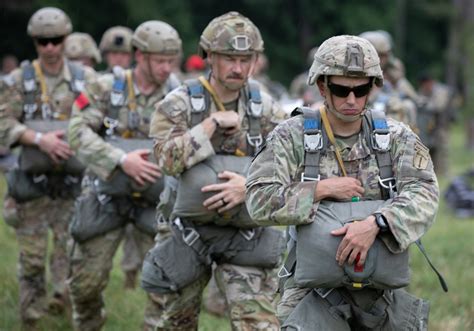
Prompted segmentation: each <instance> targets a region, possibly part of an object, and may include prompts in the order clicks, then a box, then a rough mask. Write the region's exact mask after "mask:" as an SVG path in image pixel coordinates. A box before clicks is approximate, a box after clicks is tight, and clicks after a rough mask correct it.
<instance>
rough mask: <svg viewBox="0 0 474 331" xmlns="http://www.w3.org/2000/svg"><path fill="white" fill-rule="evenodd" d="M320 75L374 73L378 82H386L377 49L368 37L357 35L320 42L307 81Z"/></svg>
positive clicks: (350, 75)
mask: <svg viewBox="0 0 474 331" xmlns="http://www.w3.org/2000/svg"><path fill="white" fill-rule="evenodd" d="M321 76H347V77H369V78H370V77H373V78H374V83H375V85H377V86H379V87H380V86H382V85H383V74H382V69H381V68H380V59H379V56H378V55H377V51H376V50H375V48H374V46H372V44H371V43H370V42H369V41H368V40H367V39H364V38H360V37H356V36H348V35H342V36H336V37H332V38H329V39H327V40H326V41H324V42H323V43H322V44H321V46H320V47H319V48H318V51H317V52H316V55H315V56H314V61H313V64H312V65H311V68H310V69H309V75H308V85H313V84H315V83H316V81H317V80H318V78H319V77H321Z"/></svg>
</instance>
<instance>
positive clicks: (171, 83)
mask: <svg viewBox="0 0 474 331" xmlns="http://www.w3.org/2000/svg"><path fill="white" fill-rule="evenodd" d="M180 84H181V83H180V81H179V79H178V77H176V75H174V74H171V75H170V76H169V77H168V79H167V80H166V90H167V93H169V92H171V91H173V90H174V89H175V88H177V87H179V85H180Z"/></svg>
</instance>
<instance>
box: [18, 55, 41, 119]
mask: <svg viewBox="0 0 474 331" xmlns="http://www.w3.org/2000/svg"><path fill="white" fill-rule="evenodd" d="M21 69H22V80H23V81H22V83H23V90H24V95H25V97H24V104H23V112H24V114H25V117H26V118H27V119H29V118H31V117H32V116H33V113H34V112H35V111H36V109H37V108H38V105H37V104H36V102H35V92H36V90H37V88H38V87H37V84H36V74H35V68H34V67H33V64H31V62H30V61H24V62H23V63H22V65H21Z"/></svg>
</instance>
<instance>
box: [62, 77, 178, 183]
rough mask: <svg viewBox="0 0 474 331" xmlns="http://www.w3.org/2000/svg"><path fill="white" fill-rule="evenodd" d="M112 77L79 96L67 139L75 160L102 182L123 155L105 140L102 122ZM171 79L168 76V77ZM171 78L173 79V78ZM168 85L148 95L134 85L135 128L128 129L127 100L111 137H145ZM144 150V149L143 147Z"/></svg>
mask: <svg viewBox="0 0 474 331" xmlns="http://www.w3.org/2000/svg"><path fill="white" fill-rule="evenodd" d="M114 79H115V78H114V75H113V74H105V75H103V76H101V77H100V78H99V79H98V80H97V81H96V82H95V83H94V84H91V85H89V86H87V87H86V91H85V92H84V93H83V95H82V96H81V97H82V98H83V100H82V102H79V100H76V102H75V103H74V105H73V114H72V118H71V121H70V123H69V131H68V138H69V144H70V145H71V148H72V149H73V150H74V151H75V152H76V155H77V157H78V159H79V160H80V161H81V162H83V163H84V164H87V166H88V168H89V169H90V170H91V171H92V172H94V173H95V174H96V175H98V176H99V177H100V178H102V179H107V178H108V177H109V176H110V175H111V173H112V172H113V170H115V168H116V167H117V165H119V162H120V158H121V157H122V156H123V155H124V154H126V152H125V151H123V150H122V149H120V148H118V147H115V146H112V145H111V144H110V143H109V142H106V141H105V140H104V134H103V133H102V131H103V129H104V119H105V118H106V117H107V116H110V114H109V111H110V107H111V103H110V94H111V92H112V86H113V83H114ZM169 79H171V76H170V78H169ZM172 79H175V78H174V77H173V78H172ZM169 90H170V87H169V86H168V84H167V83H165V84H163V85H162V86H160V87H159V88H158V89H157V90H155V91H154V92H153V93H152V94H150V95H144V94H141V93H140V91H139V89H138V87H137V86H136V85H135V84H134V91H135V101H136V112H137V113H138V118H139V119H138V125H137V127H136V129H134V130H130V129H129V126H128V120H129V116H128V115H129V112H130V111H131V110H130V109H129V107H128V101H129V100H128V98H127V100H125V102H124V105H123V106H122V107H121V108H120V109H119V111H118V118H117V119H118V122H119V123H118V126H117V127H116V128H115V130H114V134H115V135H118V136H122V137H124V138H140V139H146V138H148V132H149V126H150V118H151V115H152V113H153V111H154V105H155V104H156V103H157V102H158V101H160V100H161V99H163V98H164V96H165V95H166V94H167V93H168V92H169ZM144 148H146V147H144Z"/></svg>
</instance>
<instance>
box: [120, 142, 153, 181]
mask: <svg viewBox="0 0 474 331" xmlns="http://www.w3.org/2000/svg"><path fill="white" fill-rule="evenodd" d="M150 153H151V151H150V150H148V149H137V150H135V151H133V152H130V153H128V154H127V157H126V158H125V161H124V162H123V163H122V169H123V171H124V172H125V173H126V174H127V175H129V176H130V177H132V178H133V179H134V180H135V181H136V182H137V183H138V184H139V185H145V183H146V182H148V183H154V182H156V180H157V179H158V178H160V177H161V171H160V168H158V166H157V165H156V164H154V163H151V162H149V161H148V156H149V155H150Z"/></svg>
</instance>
